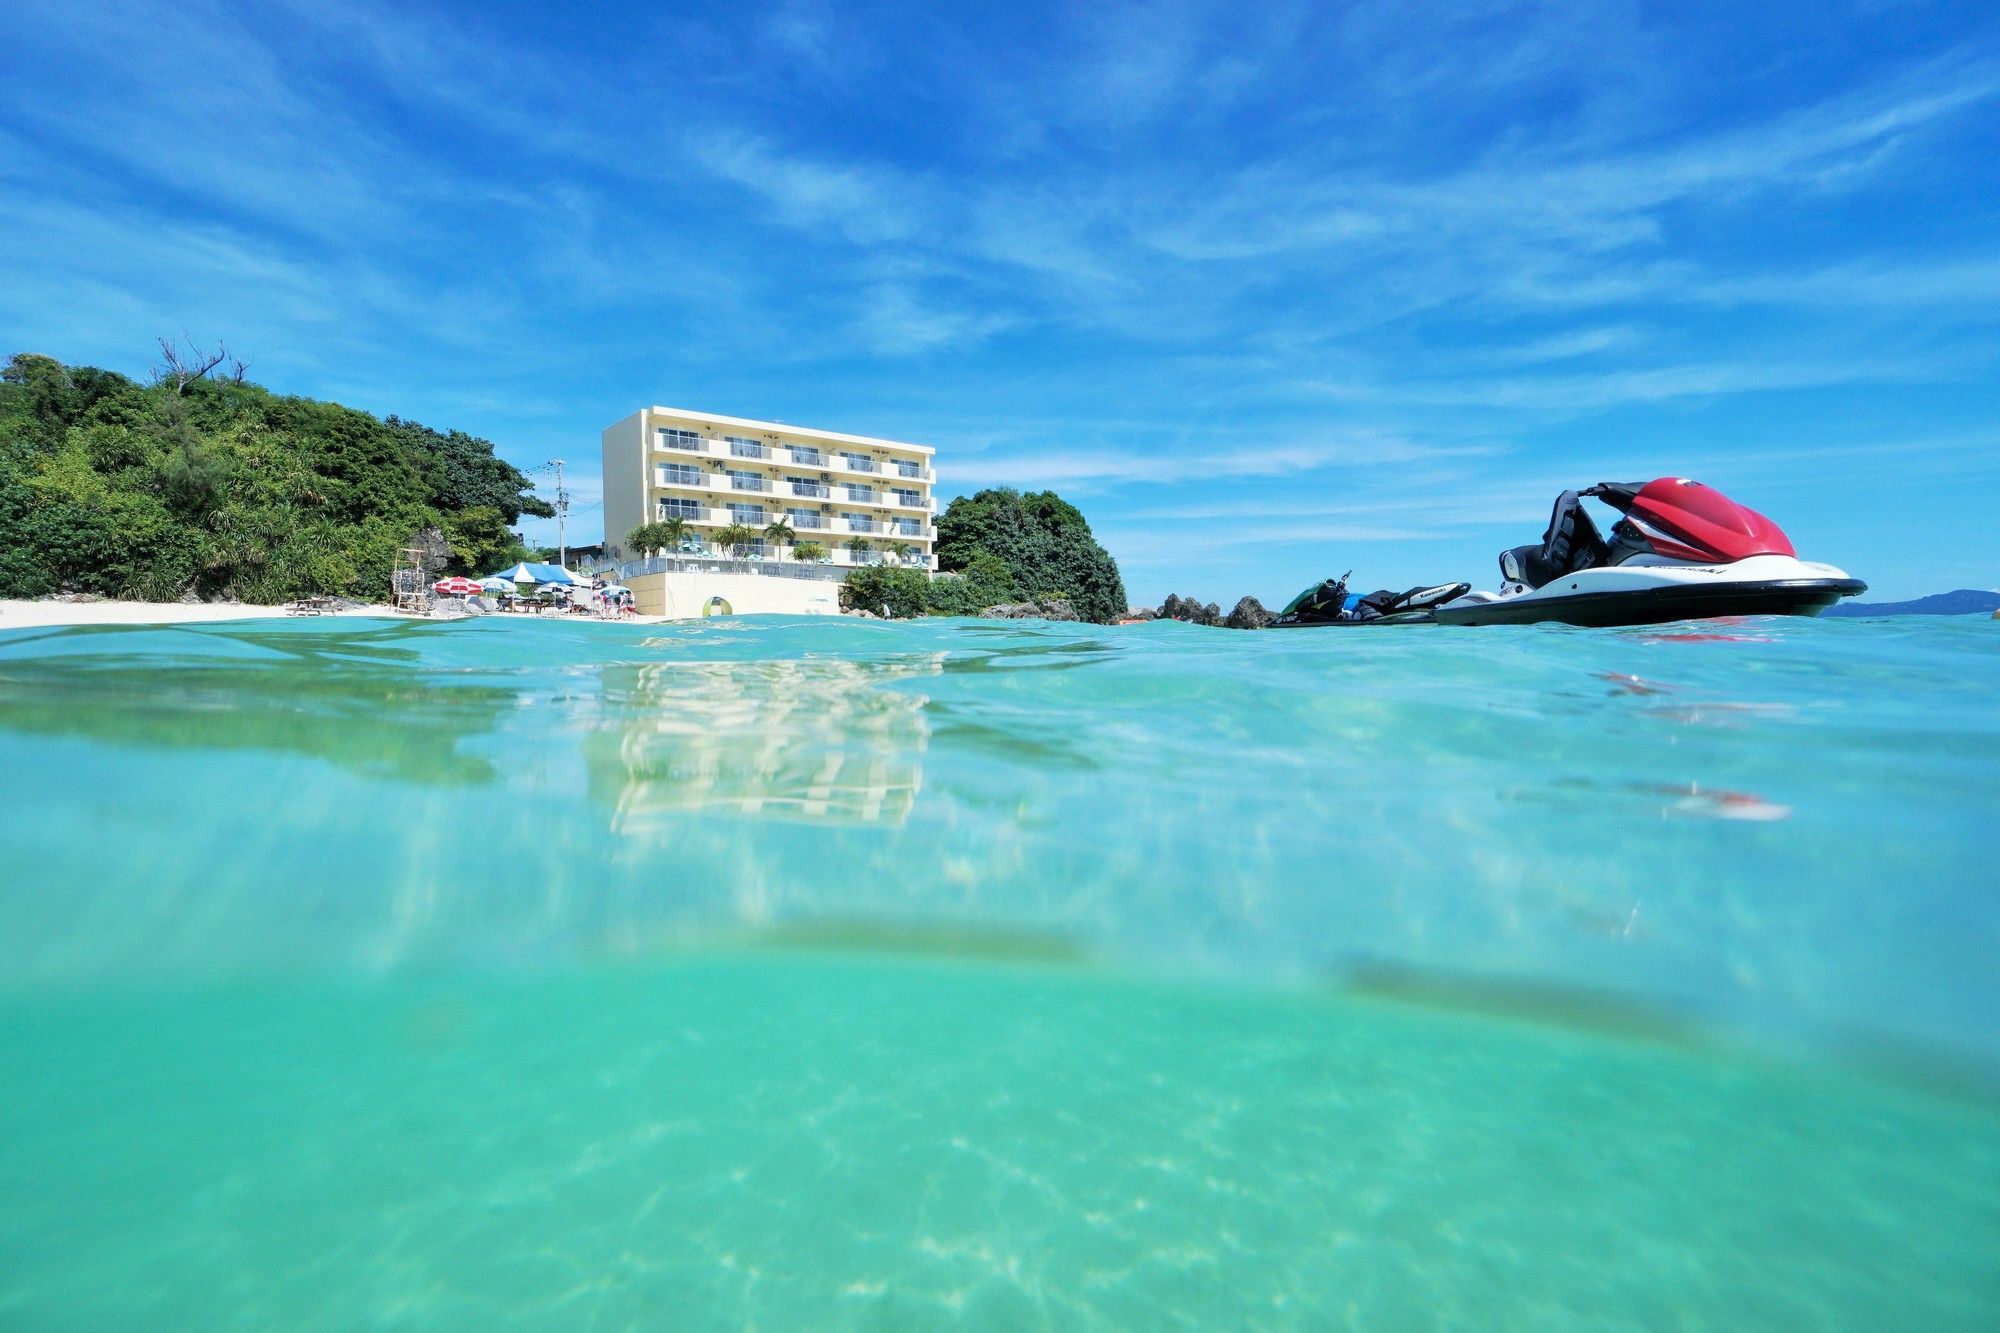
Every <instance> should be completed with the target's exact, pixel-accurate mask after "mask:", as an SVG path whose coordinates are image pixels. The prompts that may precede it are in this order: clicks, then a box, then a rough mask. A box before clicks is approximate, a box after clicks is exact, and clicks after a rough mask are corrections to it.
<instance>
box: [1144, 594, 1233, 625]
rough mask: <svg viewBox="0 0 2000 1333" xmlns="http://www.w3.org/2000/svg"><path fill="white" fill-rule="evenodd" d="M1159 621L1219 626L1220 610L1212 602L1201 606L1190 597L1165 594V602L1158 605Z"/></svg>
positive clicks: (1220, 619)
mask: <svg viewBox="0 0 2000 1333" xmlns="http://www.w3.org/2000/svg"><path fill="white" fill-rule="evenodd" d="M1159 618H1160V619H1161V620H1184V621H1186V622H1187V623H1188V624H1190V625H1220V624H1221V623H1222V608H1221V607H1219V606H1217V605H1216V604H1215V603H1214V602H1210V603H1209V604H1208V605H1207V606H1203V605H1202V604H1201V603H1200V602H1199V601H1197V600H1195V599H1194V598H1192V597H1177V596H1175V595H1174V594H1172V593H1168V594H1167V600H1166V601H1164V602H1161V603H1160V615H1159Z"/></svg>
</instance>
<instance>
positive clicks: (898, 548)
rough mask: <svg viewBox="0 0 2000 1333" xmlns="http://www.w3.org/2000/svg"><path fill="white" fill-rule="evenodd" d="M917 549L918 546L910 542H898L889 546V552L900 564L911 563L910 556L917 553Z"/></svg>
mask: <svg viewBox="0 0 2000 1333" xmlns="http://www.w3.org/2000/svg"><path fill="white" fill-rule="evenodd" d="M916 551H917V548H916V547H914V546H912V545H910V544H909V543H908V542H897V543H895V544H894V545H892V546H891V547H890V548H889V554H890V555H892V556H894V557H895V558H896V563H897V564H899V565H907V564H909V563H910V557H911V556H912V555H915V554H916Z"/></svg>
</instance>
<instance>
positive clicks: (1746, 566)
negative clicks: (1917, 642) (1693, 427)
mask: <svg viewBox="0 0 2000 1333" xmlns="http://www.w3.org/2000/svg"><path fill="white" fill-rule="evenodd" d="M1582 495H1584V496H1588V497H1590V498H1592V499H1596V500H1601V501H1603V502H1604V503H1605V504H1608V505H1610V506H1611V507H1612V508H1614V509H1616V510H1618V511H1619V512H1620V513H1622V514H1623V515H1624V517H1623V518H1621V519H1620V520H1619V521H1618V522H1617V523H1616V524H1614V525H1613V526H1612V529H1611V539H1610V540H1609V541H1606V540H1605V539H1604V538H1603V537H1602V536H1601V535H1599V533H1598V530H1597V525H1596V524H1595V523H1594V522H1592V521H1591V518H1590V515H1589V513H1588V512H1587V511H1585V509H1584V507H1583V505H1582V503H1581V502H1580V499H1579V496H1578V492H1576V491H1564V492H1563V493H1562V495H1561V496H1560V497H1559V498H1558V499H1557V500H1556V508H1555V513H1554V515H1553V516H1552V517H1551V518H1550V519H1549V530H1548V531H1547V532H1546V533H1545V534H1543V537H1542V541H1541V544H1540V545H1537V546H1517V547H1515V548H1513V549H1512V550H1510V551H1503V552H1501V555H1500V573H1501V577H1502V578H1503V580H1504V582H1503V584H1502V586H1501V588H1500V591H1498V592H1474V593H1467V594H1466V595H1464V596H1462V597H1458V598H1455V599H1453V600H1452V601H1449V602H1446V603H1445V604H1444V605H1442V606H1438V607H1436V608H1434V609H1433V610H1432V611H1431V614H1430V619H1432V620H1434V621H1435V622H1436V623H1437V624H1440V625H1525V624H1533V623H1535V622H1538V621H1557V622H1560V623H1562V624H1566V625H1594V626H1605V625H1651V624H1657V623H1660V622H1663V621H1669V620H1700V619H1706V618H1709V617H1713V616H1814V615H1818V614H1819V613H1820V612H1821V611H1824V610H1825V609H1826V608H1827V607H1829V606H1832V605H1833V604H1834V603H1835V602H1837V601H1839V600H1840V599H1841V598H1843V597H1853V596H1855V595H1856V594H1857V593H1863V592H1866V591H1867V590H1868V585H1867V584H1865V583H1863V582H1862V581H1861V580H1859V579H1855V578H1849V577H1848V576H1847V573H1846V571H1844V570H1840V569H1836V568H1834V567H1833V566H1832V565H1822V564H1816V563H1813V562H1811V561H1805V560H1801V559H1799V558H1798V556H1797V553H1796V552H1794V551H1793V549H1792V543H1791V542H1790V540H1788V539H1787V538H1786V536H1785V534H1784V533H1783V532H1782V531H1780V530H1779V528H1778V525H1777V524H1775V523H1773V522H1772V521H1771V520H1770V519H1768V518H1765V517H1764V516H1763V515H1762V514H1760V513H1758V512H1757V511H1756V510H1754V509H1746V508H1744V507H1743V506H1742V505H1739V504H1737V503H1735V502H1734V501H1733V500H1730V499H1729V498H1728V497H1727V496H1725V495H1723V494H1722V493H1721V492H1720V491H1716V490H1712V489H1710V488H1709V487H1707V486H1704V485H1702V484H1701V483H1700V482H1698V481H1689V480H1688V479H1686V478H1685V477H1661V478H1659V479H1658V480H1656V481H1649V482H1645V483H1643V484H1640V483H1637V482H1604V483H1602V484H1600V485H1597V486H1592V487H1591V488H1590V489H1589V490H1586V491H1584V492H1582Z"/></svg>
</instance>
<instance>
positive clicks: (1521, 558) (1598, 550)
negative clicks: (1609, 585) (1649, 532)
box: [1500, 491, 1611, 588]
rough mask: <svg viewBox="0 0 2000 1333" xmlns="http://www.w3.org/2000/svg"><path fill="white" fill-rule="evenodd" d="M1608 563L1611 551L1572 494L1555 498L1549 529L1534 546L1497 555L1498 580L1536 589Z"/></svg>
mask: <svg viewBox="0 0 2000 1333" xmlns="http://www.w3.org/2000/svg"><path fill="white" fill-rule="evenodd" d="M1609 563H1611V549H1610V548H1609V547H1608V546H1606V545H1605V542H1604V537H1603V534H1601V533H1599V532H1598V530H1597V524H1596V523H1595V522H1594V521H1593V520H1592V519H1591V517H1590V513H1589V511H1588V510H1586V509H1585V508H1584V507H1583V501H1582V500H1580V499H1578V498H1577V494H1576V492H1575V491H1564V492H1563V493H1562V494H1561V495H1558V496H1557V497H1556V507H1555V512H1553V513H1551V514H1550V515H1549V529H1548V531H1547V532H1544V533H1543V534H1542V540H1541V542H1540V543H1539V544H1537V545H1534V546H1516V547H1514V548H1512V549H1511V550H1506V551H1502V552H1501V553H1500V577H1501V578H1503V579H1505V580H1506V581H1507V582H1509V583H1523V584H1526V585H1527V586H1528V587H1530V588H1539V587H1541V586H1543V585H1544V584H1547V583H1553V582H1555V581H1556V580H1557V579H1559V578H1561V577H1562V576H1563V575H1565V574H1573V573H1575V572H1576V571H1577V570H1579V569H1596V568H1597V567H1598V566H1600V565H1606V564H1609Z"/></svg>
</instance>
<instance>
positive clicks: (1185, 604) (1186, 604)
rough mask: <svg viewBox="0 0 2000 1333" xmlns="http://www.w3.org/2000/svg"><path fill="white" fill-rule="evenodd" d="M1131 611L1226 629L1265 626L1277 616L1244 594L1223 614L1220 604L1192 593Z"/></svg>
mask: <svg viewBox="0 0 2000 1333" xmlns="http://www.w3.org/2000/svg"><path fill="white" fill-rule="evenodd" d="M1133 614H1134V615H1135V616H1141V615H1143V616H1144V618H1145V619H1148V620H1180V621H1185V622H1186V623H1188V624H1190V625H1210V626H1215V627H1218V628H1225V629H1266V628H1268V627H1269V626H1270V624H1271V622H1272V621H1274V620H1276V619H1277V616H1275V615H1274V614H1272V613H1271V611H1270V610H1268V609H1267V608H1266V607H1265V606H1264V604H1263V603H1262V602H1260V601H1258V600H1257V599H1256V598H1255V597H1245V598H1243V599H1242V600H1241V601H1239V602H1237V603H1236V607H1235V609H1234V610H1232V611H1231V612H1230V613H1229V614H1228V615H1226V616H1225V615H1223V614H1222V608H1221V607H1219V606H1217V605H1216V604H1215V603H1214V602H1209V603H1207V604H1205V605H1204V604H1203V603H1202V602H1200V601H1197V600H1196V599H1195V598H1192V597H1176V596H1169V597H1168V598H1167V600H1166V601H1164V602H1161V603H1160V609H1159V610H1158V611H1155V612H1152V613H1150V614H1147V613H1143V612H1137V611H1135V612H1133Z"/></svg>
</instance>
